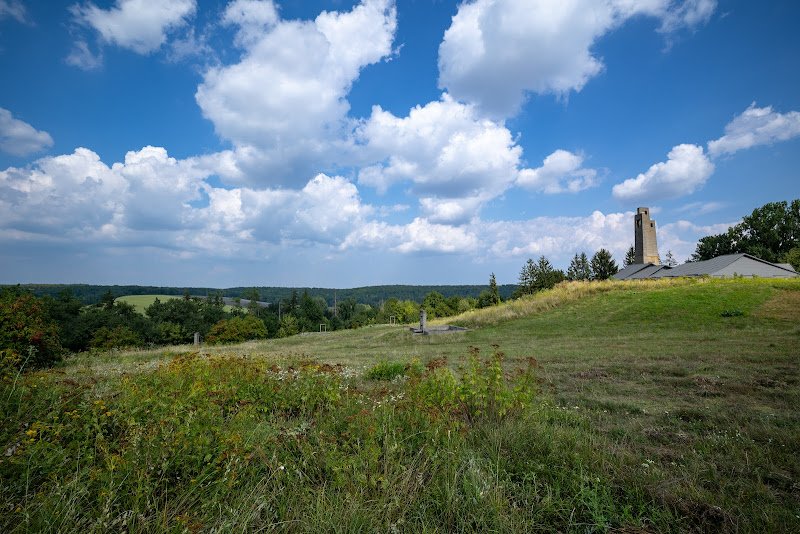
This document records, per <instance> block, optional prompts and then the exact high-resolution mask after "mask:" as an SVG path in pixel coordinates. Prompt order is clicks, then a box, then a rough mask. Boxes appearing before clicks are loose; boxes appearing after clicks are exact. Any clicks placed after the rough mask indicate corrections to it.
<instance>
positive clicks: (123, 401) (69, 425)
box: [0, 280, 800, 532]
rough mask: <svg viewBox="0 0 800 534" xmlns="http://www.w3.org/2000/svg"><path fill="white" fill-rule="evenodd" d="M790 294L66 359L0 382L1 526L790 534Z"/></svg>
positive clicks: (794, 472) (797, 394) (575, 300)
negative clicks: (452, 329) (439, 331)
mask: <svg viewBox="0 0 800 534" xmlns="http://www.w3.org/2000/svg"><path fill="white" fill-rule="evenodd" d="M798 304H800V283H798V282H793V281H788V282H786V281H765V280H734V281H730V280H728V281H718V280H696V281H673V282H668V283H649V282H648V283H641V284H636V283H629V284H619V283H616V284H615V283H609V284H598V285H597V287H593V286H592V285H581V284H578V285H575V286H572V285H568V286H566V287H563V286H562V287H558V288H556V289H555V290H553V291H551V292H545V293H544V294H541V295H539V296H538V297H537V298H533V299H529V300H526V301H521V302H514V303H511V304H509V305H507V306H506V307H505V309H503V308H498V309H490V310H488V311H485V312H483V313H484V314H486V315H484V316H481V315H480V314H472V315H471V316H467V317H461V318H457V319H451V322H454V323H458V324H468V325H470V326H471V327H472V329H471V330H470V331H468V332H466V333H452V334H446V335H440V336H414V335H412V334H411V333H410V332H408V331H407V330H405V329H402V328H400V327H389V326H386V327H371V328H364V329H361V330H357V331H345V332H335V333H329V334H310V335H303V336H295V337H293V338H288V339H284V340H269V341H264V342H257V343H247V344H243V345H238V346H236V347H221V348H220V347H214V348H204V349H203V352H202V353H201V354H197V355H194V354H192V353H191V352H190V351H191V349H190V348H189V347H186V348H184V349H177V350H176V351H175V352H171V353H165V352H163V351H150V352H147V351H140V352H129V353H109V354H105V355H100V356H97V355H96V356H88V355H86V356H81V357H77V358H74V359H72V360H71V361H69V362H68V363H67V364H66V365H65V366H64V367H62V368H60V369H56V370H51V371H48V372H39V373H31V374H26V375H23V376H22V377H20V379H19V380H17V381H16V382H11V381H8V382H6V383H5V384H4V385H3V389H2V391H0V395H1V396H2V397H0V401H3V404H2V410H3V413H2V417H3V427H2V434H0V445H2V446H3V447H4V448H3V451H4V453H5V454H8V452H9V451H11V453H10V454H9V455H4V456H0V460H2V463H0V475H2V479H1V482H2V487H1V489H0V491H1V492H2V493H0V502H2V503H5V504H3V506H4V507H3V508H2V510H0V530H4V531H75V530H85V529H90V530H92V529H93V530H100V531H103V530H112V531H120V530H128V531H139V532H152V531H186V530H188V531H195V530H203V531H210V530H215V529H216V530H257V529H263V530H282V531H319V530H329V531H343V532H344V531H363V530H369V531H373V530H388V531H426V530H427V531H486V530H493V531H518V532H528V531H545V532H550V531H555V530H560V531H575V532H577V531H580V532H586V531H604V530H609V529H623V530H626V531H653V532H668V531H688V530H695V531H706V532H718V531H728V532H753V531H766V532H795V531H799V530H800V504H799V503H800V456H799V455H798V445H797V444H798V443H800V413H798V410H797V406H798V405H800V387H798V385H799V384H798V382H799V379H800V373H799V372H798V371H799V370H800V366H799V365H798V361H799V360H800V354H798V352H800V351H799V350H798V347H800V323H799V322H798V319H800V313H799V312H798ZM734 309H735V310H740V311H741V315H738V314H737V315H735V316H730V317H724V316H723V312H724V311H725V310H734ZM506 314H508V315H506ZM498 317H500V318H498ZM502 317H506V318H502ZM493 345H499V347H500V348H499V349H496V348H495V347H493ZM470 347H475V348H477V350H478V351H480V353H481V354H483V355H485V356H486V355H492V354H494V353H495V352H496V350H502V351H503V352H504V353H505V356H504V358H503V359H502V361H501V360H500V359H497V358H491V357H490V358H486V359H485V361H484V363H476V362H478V360H477V359H476V358H477V357H476V349H471V348H470ZM426 364H427V365H426ZM401 367H402V369H403V371H404V372H403V373H402V374H400V368H401ZM376 369H377V370H376ZM369 370H376V371H374V372H375V373H376V376H375V377H373V378H374V379H370V378H367V376H366V374H367V373H368V372H369ZM390 375H391V376H390ZM377 378H392V380H377ZM106 414H109V415H106Z"/></svg>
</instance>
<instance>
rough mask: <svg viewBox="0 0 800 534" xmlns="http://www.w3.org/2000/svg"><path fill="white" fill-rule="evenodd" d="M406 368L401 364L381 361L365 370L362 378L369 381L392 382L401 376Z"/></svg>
mask: <svg viewBox="0 0 800 534" xmlns="http://www.w3.org/2000/svg"><path fill="white" fill-rule="evenodd" d="M406 368H407V366H406V364H404V363H403V362H389V361H381V362H378V363H376V364H375V365H373V366H372V367H370V368H369V369H367V372H366V373H365V374H364V376H365V377H366V378H369V379H370V380H394V379H395V378H397V377H398V376H403V375H404V374H405V372H406Z"/></svg>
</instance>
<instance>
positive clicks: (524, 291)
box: [517, 256, 565, 295]
mask: <svg viewBox="0 0 800 534" xmlns="http://www.w3.org/2000/svg"><path fill="white" fill-rule="evenodd" d="M564 279H565V276H564V272H563V271H561V270H558V269H555V268H554V267H553V265H552V264H551V263H550V260H548V259H547V258H545V257H544V256H540V257H539V261H538V262H536V263H534V261H533V260H532V259H528V261H527V262H526V263H525V266H524V267H523V268H522V272H520V278H519V288H518V290H517V291H518V293H519V294H520V295H531V294H533V293H536V292H537V291H541V290H543V289H550V288H551V287H553V286H555V285H556V284H557V283H559V282H561V281H563V280H564Z"/></svg>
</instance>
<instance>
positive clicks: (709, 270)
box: [614, 253, 797, 280]
mask: <svg viewBox="0 0 800 534" xmlns="http://www.w3.org/2000/svg"><path fill="white" fill-rule="evenodd" d="M742 258H747V259H748V260H751V261H755V262H758V263H759V264H762V267H763V268H764V269H767V271H766V272H769V273H775V272H781V271H782V272H783V273H784V275H785V276H787V277H791V276H792V275H794V276H797V272H795V270H794V269H793V268H792V266H791V265H789V264H782V263H770V262H768V261H765V260H762V259H761V258H757V257H755V256H752V255H750V254H745V253H740V254H726V255H724V256H717V257H716V258H712V259H710V260H705V261H695V262H691V263H684V264H683V265H678V266H677V267H672V268H670V267H668V266H666V265H655V264H653V263H633V264H631V265H628V266H627V267H625V268H624V269H622V270H621V271H619V272H618V273H617V274H615V275H614V278H616V279H617V280H642V279H645V278H674V277H678V276H714V275H716V274H717V273H720V271H723V270H724V269H725V268H727V267H729V266H731V265H733V264H734V263H736V262H737V261H739V260H741V259H742ZM745 263H747V262H745ZM752 265H753V264H752V263H750V266H752ZM739 267H740V266H737V268H739ZM771 269H772V270H771ZM775 269H777V271H775ZM751 271H753V272H751V273H748V272H747V268H746V266H745V269H743V271H741V272H739V274H741V275H744V276H750V275H751V274H752V275H753V276H768V275H767V274H762V273H764V272H765V271H764V270H763V269H756V270H753V269H751ZM759 271H760V272H759ZM726 274H728V275H730V274H731V273H730V272H728V273H721V274H718V276H725V275H726Z"/></svg>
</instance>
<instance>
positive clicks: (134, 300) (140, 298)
mask: <svg viewBox="0 0 800 534" xmlns="http://www.w3.org/2000/svg"><path fill="white" fill-rule="evenodd" d="M178 298H182V297H180V296H178V295H125V296H123V297H117V298H116V299H115V300H121V301H122V302H127V303H128V304H130V305H131V306H133V307H134V308H136V311H137V312H139V313H141V314H144V311H145V310H146V309H147V307H148V306H150V305H151V304H152V303H153V302H155V300H156V299H159V300H160V301H161V302H164V301H166V300H170V299H178Z"/></svg>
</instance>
